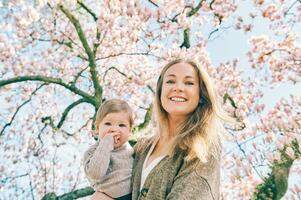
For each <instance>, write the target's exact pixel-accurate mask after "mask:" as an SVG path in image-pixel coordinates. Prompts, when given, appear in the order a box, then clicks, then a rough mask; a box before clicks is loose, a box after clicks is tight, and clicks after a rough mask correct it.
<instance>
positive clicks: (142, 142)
mask: <svg viewBox="0 0 301 200" xmlns="http://www.w3.org/2000/svg"><path fill="white" fill-rule="evenodd" d="M154 140H155V136H154V135H147V136H142V137H140V138H138V140H137V143H136V144H135V145H134V147H133V148H134V152H135V154H137V153H140V152H141V151H144V150H145V149H146V148H147V147H148V146H150V145H151V144H152V143H153V142H154Z"/></svg>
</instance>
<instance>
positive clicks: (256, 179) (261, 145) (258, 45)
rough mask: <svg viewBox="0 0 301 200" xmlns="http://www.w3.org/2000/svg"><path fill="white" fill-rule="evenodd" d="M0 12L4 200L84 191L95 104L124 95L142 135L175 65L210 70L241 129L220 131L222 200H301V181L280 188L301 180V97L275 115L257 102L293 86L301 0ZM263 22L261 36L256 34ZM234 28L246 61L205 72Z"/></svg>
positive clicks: (63, 5) (8, 7)
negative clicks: (272, 90)
mask: <svg viewBox="0 0 301 200" xmlns="http://www.w3.org/2000/svg"><path fill="white" fill-rule="evenodd" d="M0 4H2V5H1V6H0V94H1V98H0V102H1V107H0V109H1V114H0V119H1V126H0V128H1V130H0V131H1V132H0V144H1V145H0V152H1V155H2V159H1V161H0V180H1V182H0V191H1V193H0V198H4V199H12V198H16V197H17V198H22V199H25V198H32V199H35V198H44V199H76V198H80V197H85V196H88V195H90V194H92V193H93V190H92V189H91V188H90V187H88V184H87V181H86V180H85V177H84V175H83V169H82V168H81V165H80V160H81V157H82V153H83V152H84V150H85V149H84V148H86V147H87V145H88V143H91V142H93V139H91V138H92V137H91V135H90V131H91V129H93V120H94V116H95V112H96V110H97V108H98V107H99V106H100V105H101V103H102V102H103V101H104V100H105V99H108V98H112V97H118V98H123V99H126V100H127V101H128V102H129V103H130V104H131V106H133V108H134V110H135V118H136V121H137V126H136V127H135V130H134V131H135V138H137V137H139V133H140V134H141V132H143V129H145V128H146V127H147V125H148V123H149V121H150V115H151V114H150V113H151V102H152V95H153V93H154V89H155V82H156V77H157V75H158V72H159V71H160V68H161V67H162V66H163V65H164V64H165V63H166V62H168V61H170V60H171V59H172V58H176V57H187V58H191V59H194V60H196V61H197V62H199V63H200V65H201V66H202V67H204V68H205V69H206V70H207V71H208V73H209V74H210V75H211V77H212V78H213V79H214V82H215V85H216V88H217V92H218V96H219V97H220V101H221V103H222V105H223V107H224V109H225V110H226V111H227V112H228V113H229V114H230V115H232V116H233V117H235V118H236V119H237V120H238V121H239V122H241V124H242V126H240V127H228V126H226V128H227V130H228V131H227V133H225V139H226V143H227V145H225V148H224V149H225V150H224V154H223V159H222V160H223V166H224V167H223V170H222V171H223V176H222V185H223V187H222V194H221V196H222V199H250V198H254V199H280V198H282V197H283V196H284V197H285V198H287V199H298V198H299V197H300V196H301V186H300V185H301V183H300V182H296V181H295V182H294V183H293V184H290V185H289V186H288V183H289V179H288V178H289V175H290V177H291V176H294V175H295V176H298V175H299V176H300V175H301V170H300V165H299V164H300V156H301V146H300V142H301V97H300V92H299V93H295V94H292V95H291V96H290V98H289V99H288V98H285V97H284V98H281V99H280V100H279V102H277V103H276V104H275V105H274V107H272V108H266V107H267V106H266V105H265V104H267V103H268V102H262V99H263V97H264V92H263V91H262V88H265V87H267V86H277V85H290V86H292V87H293V86H294V87H298V86H300V77H301V67H300V64H301V59H300V58H301V46H300V38H298V33H300V21H301V1H300V0H293V1H287V2H284V1H283V0H276V1H264V0H253V1H251V2H244V1H241V2H240V3H238V2H236V1H231V0H224V1H220V0H208V1H206V0H195V1H194V0H190V1H189V0H187V1H184V0H176V1H161V2H159V1H154V0H153V1H152V0H148V1H147V0H145V1H122V0H114V1H109V0H103V1H90V0H77V1H76V0H69V1H60V0H50V1H47V0H37V1H21V0H15V1H3V2H2V3H0ZM246 4H247V7H248V9H247V10H244V12H242V11H241V7H243V6H246ZM261 22H262V23H263V22H264V23H266V24H268V25H267V26H268V30H269V31H268V33H267V34H265V35H263V34H260V35H259V34H257V33H256V27H257V26H258V24H260V23H261ZM230 30H231V31H237V32H242V33H244V34H246V36H247V38H248V42H249V47H248V49H245V57H244V58H232V59H230V60H228V61H226V62H220V63H219V64H213V61H212V57H211V54H214V53H215V52H210V51H209V50H208V46H210V44H211V43H212V42H213V41H214V40H215V39H216V38H219V37H224V36H223V35H225V34H226V32H227V31H230ZM298 31H299V32H298ZM241 40H243V39H241ZM237 42H245V41H237ZM220 45H223V44H222V43H221V44H220ZM233 51H235V50H233ZM210 53H211V54H210ZM243 59H245V60H247V62H245V63H244V62H243V61H241V60H243ZM243 70H246V71H248V72H250V73H248V74H247V75H246V74H243ZM298 166H299V167H298ZM288 190H289V192H287V191H288Z"/></svg>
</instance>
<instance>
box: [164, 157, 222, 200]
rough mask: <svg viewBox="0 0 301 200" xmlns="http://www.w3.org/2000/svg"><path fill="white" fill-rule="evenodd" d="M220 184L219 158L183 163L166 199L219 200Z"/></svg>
mask: <svg viewBox="0 0 301 200" xmlns="http://www.w3.org/2000/svg"><path fill="white" fill-rule="evenodd" d="M219 185H220V165H219V160H211V161H209V163H206V164H202V163H200V162H199V161H198V163H197V164H194V165H192V166H191V165H190V164H189V163H188V164H187V163H186V164H183V166H182V167H181V169H180V171H179V173H178V175H177V176H176V177H175V179H174V183H173V185H172V188H171V191H170V193H169V194H168V196H167V198H166V200H176V199H181V200H182V199H183V200H218V199H219V196H220V194H219Z"/></svg>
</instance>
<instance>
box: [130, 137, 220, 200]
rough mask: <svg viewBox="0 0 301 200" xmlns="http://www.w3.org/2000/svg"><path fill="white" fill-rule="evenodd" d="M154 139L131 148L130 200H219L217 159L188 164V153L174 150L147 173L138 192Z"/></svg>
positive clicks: (143, 141)
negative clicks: (174, 151) (146, 159)
mask: <svg viewBox="0 0 301 200" xmlns="http://www.w3.org/2000/svg"><path fill="white" fill-rule="evenodd" d="M152 142H153V138H148V139H145V138H144V139H140V140H139V141H138V142H137V144H136V145H135V147H134V156H135V158H134V164H133V172H132V200H186V199H187V200H218V199H219V195H220V193H219V185H220V158H218V159H215V158H213V157H211V158H210V159H209V160H208V162H207V163H205V164H204V163H201V162H200V160H199V159H193V160H190V161H187V160H186V159H185V157H186V155H187V153H186V151H184V150H179V149H178V150H177V151H176V153H175V154H173V155H172V156H166V157H165V158H163V159H162V160H161V161H160V162H159V163H158V165H157V166H155V168H154V169H153V170H152V171H151V172H150V174H149V175H148V177H147V178H146V180H145V183H144V186H143V188H142V189H141V191H140V183H141V172H142V166H143V163H144V160H145V158H146V156H147V153H148V151H149V150H150V147H151V145H152Z"/></svg>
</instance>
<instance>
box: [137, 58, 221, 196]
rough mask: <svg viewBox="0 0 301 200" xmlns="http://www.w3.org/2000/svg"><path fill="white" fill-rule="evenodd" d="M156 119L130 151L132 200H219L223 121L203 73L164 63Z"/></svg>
mask: <svg viewBox="0 0 301 200" xmlns="http://www.w3.org/2000/svg"><path fill="white" fill-rule="evenodd" d="M154 118H155V124H156V125H157V126H156V129H154V130H155V134H154V135H153V136H152V137H150V138H143V139H140V140H138V142H137V144H136V145H135V147H134V151H135V159H134V164H133V173H132V200H138V199H139V200H165V199H167V200H182V199H189V200H193V199H195V200H217V199H219V185H220V153H221V143H220V133H221V129H222V126H221V124H220V122H219V119H221V118H224V117H223V115H222V114H220V111H219V107H218V104H217V101H216V99H215V93H214V90H213V87H212V85H211V83H210V80H209V77H208V75H207V73H206V72H205V71H203V69H202V68H201V67H199V66H198V65H197V64H196V63H194V62H192V61H188V60H183V59H179V60H175V61H172V62H170V63H168V64H167V65H166V66H165V67H164V68H163V70H162V72H161V74H160V77H159V79H158V82H157V89H156V96H155V102H154ZM225 119H226V118H225Z"/></svg>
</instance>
